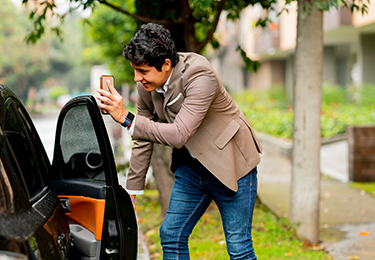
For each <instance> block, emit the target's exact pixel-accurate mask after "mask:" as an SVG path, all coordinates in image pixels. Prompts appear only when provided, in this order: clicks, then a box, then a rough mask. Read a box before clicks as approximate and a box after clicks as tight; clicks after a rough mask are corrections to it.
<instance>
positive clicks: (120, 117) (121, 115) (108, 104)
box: [97, 80, 128, 124]
mask: <svg viewBox="0 0 375 260" xmlns="http://www.w3.org/2000/svg"><path fill="white" fill-rule="evenodd" d="M106 83H107V86H108V88H109V90H110V91H111V92H108V91H105V90H102V89H98V90H97V91H98V93H99V95H98V96H97V99H98V100H100V101H101V102H99V103H98V106H99V107H100V108H102V109H105V110H107V111H108V113H109V114H110V115H111V116H112V118H113V119H114V120H115V121H116V122H118V123H120V124H122V123H124V121H125V116H126V114H127V113H128V111H126V109H125V107H124V101H123V99H122V96H121V95H120V93H118V92H117V90H116V89H115V87H114V86H113V85H112V83H111V82H110V81H109V80H107V82H106Z"/></svg>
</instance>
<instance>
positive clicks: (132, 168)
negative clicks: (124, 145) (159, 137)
mask: <svg viewBox="0 0 375 260" xmlns="http://www.w3.org/2000/svg"><path fill="white" fill-rule="evenodd" d="M148 99H151V97H149V96H147V95H146V96H144V97H143V98H140V97H139V96H138V97H137V121H138V119H139V118H140V117H144V118H148V119H149V120H157V119H156V117H155V115H154V114H153V113H152V107H150V104H151V103H149V102H147V101H148ZM153 149H154V145H153V142H150V141H147V140H136V141H135V142H134V144H133V147H132V153H131V157H130V162H129V171H128V176H127V181H126V189H127V190H132V191H141V190H144V186H145V179H146V174H147V170H148V168H149V166H150V162H151V157H152V152H153Z"/></svg>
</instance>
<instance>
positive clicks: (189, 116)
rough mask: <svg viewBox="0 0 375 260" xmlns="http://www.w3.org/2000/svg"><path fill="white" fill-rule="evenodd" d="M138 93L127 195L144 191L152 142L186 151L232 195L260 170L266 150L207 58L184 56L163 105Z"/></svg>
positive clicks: (148, 94) (159, 98)
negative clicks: (231, 191) (242, 181)
mask: <svg viewBox="0 0 375 260" xmlns="http://www.w3.org/2000/svg"><path fill="white" fill-rule="evenodd" d="M137 90H138V97H137V117H136V121H135V126H134V134H133V139H134V140H136V141H135V142H134V146H133V148H132V156H131V159H130V168H129V175H128V181H127V189H129V190H143V189H144V182H145V175H146V172H147V168H148V167H149V165H150V160H151V155H152V150H153V142H157V143H161V144H164V145H168V146H171V147H174V148H181V147H183V146H185V147H186V148H187V149H188V150H189V151H190V153H191V154H192V155H193V156H194V157H195V158H196V159H198V160H199V161H200V163H201V164H202V165H204V166H205V167H206V168H207V169H208V170H209V171H210V172H211V173H212V174H213V175H215V176H216V177H217V178H218V179H219V180H220V181H221V182H222V183H224V184H225V185H226V186H227V187H229V188H230V189H231V190H233V191H237V188H238V187H237V180H238V179H240V178H241V177H243V176H245V175H246V174H247V173H249V172H250V171H251V170H252V169H253V168H254V167H255V166H257V165H258V164H259V162H260V155H259V153H261V152H262V148H261V145H260V144H259V142H258V140H257V138H256V136H255V134H254V131H253V129H252V128H251V126H250V123H249V122H248V120H247V119H246V117H245V115H244V114H243V113H242V112H241V111H240V110H239V109H238V107H237V105H236V104H235V103H234V102H233V100H232V98H231V97H230V95H229V94H228V92H227V91H226V90H225V88H224V87H223V85H222V83H221V81H220V79H219V77H218V76H217V75H216V73H215V71H214V70H213V68H212V67H211V65H210V63H209V61H208V60H207V59H206V58H205V57H203V56H201V55H198V54H195V53H180V61H179V62H178V63H177V65H176V66H175V68H174V71H173V74H172V76H171V79H170V82H169V86H168V91H167V93H166V95H165V98H164V99H163V96H162V95H161V94H160V93H157V92H156V91H153V92H147V91H145V90H144V88H143V86H142V84H140V83H138V84H137Z"/></svg>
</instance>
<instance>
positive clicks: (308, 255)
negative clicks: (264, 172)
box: [137, 190, 330, 260]
mask: <svg viewBox="0 0 375 260" xmlns="http://www.w3.org/2000/svg"><path fill="white" fill-rule="evenodd" d="M157 196H158V195H157V192H156V191H155V190H146V191H145V195H143V196H138V200H137V215H138V220H139V226H140V228H141V230H142V232H143V233H144V234H145V239H146V241H147V243H148V246H149V250H150V254H151V259H162V251H161V246H160V238H159V227H160V224H161V222H162V218H161V217H155V212H159V207H160V205H159V204H158V203H157ZM253 239H254V247H255V251H256V254H257V256H258V258H260V259H270V260H272V259H274V260H276V259H289V258H291V259H301V260H302V259H303V260H305V259H322V260H323V259H327V260H328V259H330V258H329V256H328V255H327V254H326V253H325V252H323V251H321V250H319V249H321V248H319V247H316V248H311V247H307V246H305V245H304V244H303V242H302V241H301V240H300V239H299V238H298V237H297V236H296V234H295V232H294V230H293V228H292V227H291V225H290V223H289V220H288V219H287V218H283V217H277V216H275V215H274V214H273V213H272V212H271V211H270V210H269V209H267V208H266V207H265V206H264V205H262V204H261V203H260V202H259V201H257V203H256V207H255V211H254V220H253ZM189 247H190V257H191V259H192V260H194V259H196V260H198V259H228V254H227V252H226V245H225V239H224V233H223V230H222V224H221V218H220V214H219V211H218V209H217V206H216V205H215V204H214V203H213V204H211V206H210V207H209V209H208V210H207V212H206V213H205V214H204V215H203V217H202V218H201V219H200V220H199V222H198V224H197V226H196V227H195V228H194V230H193V233H192V235H191V237H190V241H189Z"/></svg>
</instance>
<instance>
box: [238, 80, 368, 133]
mask: <svg viewBox="0 0 375 260" xmlns="http://www.w3.org/2000/svg"><path fill="white" fill-rule="evenodd" d="M234 99H235V101H236V103H237V104H238V106H239V108H240V109H241V110H242V111H243V112H244V114H245V115H246V117H247V118H248V119H249V121H250V123H251V125H252V127H253V128H254V129H255V130H256V131H258V132H263V133H267V134H270V135H272V136H275V137H278V138H285V139H289V140H290V139H292V135H293V106H292V104H290V103H288V102H287V100H286V92H285V90H284V89H283V88H280V87H273V88H270V89H267V90H246V91H244V92H242V93H240V94H238V95H234ZM374 99H375V86H364V87H363V88H360V89H358V88H354V87H348V88H347V89H346V90H345V89H343V88H342V87H339V86H328V85H327V86H324V87H323V94H322V111H321V130H322V132H321V133H322V137H331V136H335V135H338V134H342V133H345V131H346V127H347V126H349V125H374V124H375V103H374V102H373V100H374Z"/></svg>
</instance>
